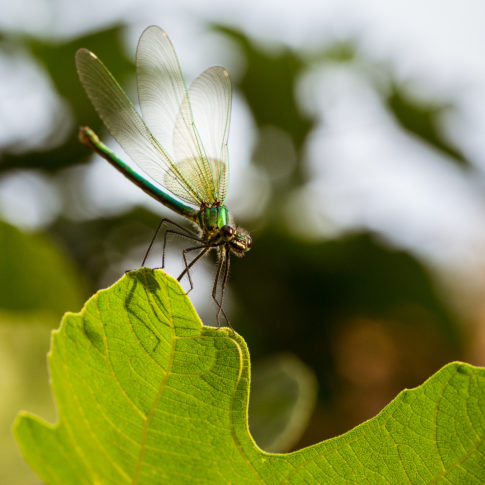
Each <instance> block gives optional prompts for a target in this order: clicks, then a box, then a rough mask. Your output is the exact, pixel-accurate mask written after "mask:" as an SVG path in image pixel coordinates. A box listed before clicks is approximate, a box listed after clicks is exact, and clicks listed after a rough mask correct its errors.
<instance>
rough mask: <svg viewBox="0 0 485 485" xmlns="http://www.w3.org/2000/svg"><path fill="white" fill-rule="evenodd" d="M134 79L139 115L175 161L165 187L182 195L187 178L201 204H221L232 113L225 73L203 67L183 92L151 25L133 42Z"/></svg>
mask: <svg viewBox="0 0 485 485" xmlns="http://www.w3.org/2000/svg"><path fill="white" fill-rule="evenodd" d="M137 80H138V97H139V100H140V107H141V110H142V114H143V118H144V120H145V121H146V123H147V126H148V127H149V128H150V130H151V131H152V133H153V134H154V136H155V137H156V138H157V140H159V141H160V143H161V145H162V146H163V147H164V148H165V149H167V150H168V151H169V152H170V153H171V154H173V156H174V158H175V160H176V161H177V164H176V165H175V166H172V167H171V169H170V170H169V171H168V172H167V173H166V176H165V180H164V185H165V186H166V187H167V188H168V189H169V190H170V191H172V192H173V193H175V194H176V195H178V196H179V197H181V198H184V197H185V192H186V190H187V187H186V183H185V181H186V180H188V181H190V182H191V183H192V185H193V186H194V188H195V190H196V192H197V194H198V195H199V197H201V198H202V199H203V200H204V201H205V202H208V203H211V202H215V201H220V202H223V201H224V198H225V195H226V192H227V180H228V165H227V164H228V156H227V138H228V133H229V121H230V111H231V82H230V79H229V75H228V73H227V71H225V70H224V69H223V68H220V67H212V68H210V69H207V70H206V71H204V72H203V73H202V74H201V75H200V76H199V77H198V78H197V79H196V80H195V81H194V82H193V83H192V85H191V87H190V90H187V86H186V84H185V80H184V78H183V75H182V71H181V68H180V64H179V62H178V59H177V56H176V54H175V51H174V49H173V46H172V44H171V42H170V40H169V38H168V36H167V34H166V33H165V32H164V31H163V30H162V29H160V28H159V27H156V26H151V27H148V28H147V29H146V30H145V31H144V32H143V34H142V36H141V37H140V41H139V43H138V49H137Z"/></svg>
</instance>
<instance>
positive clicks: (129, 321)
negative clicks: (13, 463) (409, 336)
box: [15, 269, 485, 484]
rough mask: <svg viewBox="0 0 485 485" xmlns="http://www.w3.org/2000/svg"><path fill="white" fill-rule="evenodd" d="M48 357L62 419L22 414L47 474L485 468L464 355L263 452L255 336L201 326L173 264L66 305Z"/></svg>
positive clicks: (379, 478)
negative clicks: (253, 408) (256, 423)
mask: <svg viewBox="0 0 485 485" xmlns="http://www.w3.org/2000/svg"><path fill="white" fill-rule="evenodd" d="M49 363H50V370H51V377H52V386H53V390H54V394H55V396H56V401H57V407H58V411H59V421H58V423H57V424H55V425H50V424H47V423H46V422H44V421H43V420H41V419H40V418H37V417H34V416H32V415H28V414H23V415H21V416H20V417H19V418H18V421H17V423H16V426H15V432H16V436H17V439H18V441H19V443H20V446H21V449H22V451H23V453H24V456H25V457H26V459H27V461H28V462H29V463H30V464H31V466H32V467H33V468H34V469H35V470H36V471H37V473H38V474H39V476H40V477H41V478H42V480H43V481H45V482H46V483H48V484H66V483H69V484H76V483H86V484H93V483H98V484H101V483H102V484H122V483H143V484H155V483H160V484H161V483H172V484H173V483H238V484H240V483H271V484H273V483H349V482H353V483H430V482H433V481H435V482H437V483H438V482H441V481H442V482H443V483H444V482H447V483H482V482H483V480H484V479H485V474H484V472H483V467H482V466H481V465H482V464H483V452H484V451H485V445H484V441H483V437H484V418H485V417H484V410H485V398H484V395H485V391H484V389H485V386H484V380H485V372H484V370H483V369H477V368H474V367H472V366H470V365H467V364H461V363H454V364H450V365H448V366H446V367H445V368H443V369H442V370H441V371H439V372H438V373H437V374H435V375H434V376H433V377H432V378H431V379H429V380H428V381H427V382H425V383H424V384H423V385H422V386H421V387H419V388H416V389H414V390H406V391H403V392H402V393H401V394H399V396H398V397H397V398H396V399H395V400H394V401H393V402H392V403H391V404H389V405H388V406H387V407H386V408H385V409H384V410H383V411H382V412H381V413H380V414H379V415H378V416H377V417H375V418H374V419H372V420H370V421H367V422H365V423H364V424H362V425H360V426H358V427H357V428H355V429H354V430H352V431H350V432H348V433H346V434H344V435H342V436H339V437H337V438H334V439H331V440H328V441H325V442H322V443H320V444H317V445H314V446H312V447H309V448H306V449H303V450H300V451H297V452H294V453H290V454H286V455H284V454H282V455H275V454H268V453H265V452H263V451H262V450H261V449H259V448H258V446H257V445H256V444H255V443H254V441H253V439H252V438H251V436H250V434H249V431H248V425H247V406H248V389H249V354H248V350H247V347H246V345H245V342H244V340H243V339H242V338H241V337H240V336H239V335H237V334H235V333H232V332H231V331H230V330H228V329H219V330H218V329H215V328H210V327H204V326H202V324H201V322H200V320H199V319H198V317H197V315H196V314H195V312H194V309H193V307H192V305H191V304H190V301H189V300H188V298H187V297H186V296H185V294H184V292H183V290H182V289H181V287H180V286H179V285H178V283H177V282H176V281H175V280H173V279H172V278H170V277H168V276H166V275H165V274H164V273H163V272H162V271H152V270H148V269H142V270H139V271H136V272H131V273H129V274H127V275H125V276H124V277H123V278H122V279H121V280H120V281H119V282H118V283H116V284H115V285H114V286H113V287H111V288H109V289H107V290H103V291H100V292H99V293H97V294H96V295H95V296H94V297H93V298H91V299H90V300H89V301H88V303H87V304H86V306H85V307H84V309H83V310H82V312H81V313H79V314H68V315H66V316H65V318H64V320H63V323H62V325H61V328H60V330H59V331H58V332H56V333H55V335H54V338H53V344H52V351H51V353H50V356H49ZM356 406H358V403H356Z"/></svg>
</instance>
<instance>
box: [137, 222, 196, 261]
mask: <svg viewBox="0 0 485 485" xmlns="http://www.w3.org/2000/svg"><path fill="white" fill-rule="evenodd" d="M164 224H165V225H169V224H170V225H172V226H173V227H176V228H177V229H179V230H180V231H182V232H178V231H165V234H164V237H163V252H162V268H163V267H164V266H165V248H166V246H167V232H171V233H174V234H178V235H179V236H183V237H187V238H188V239H195V240H197V241H199V240H200V238H198V237H197V236H196V235H195V233H193V232H191V231H190V230H189V229H186V228H185V227H183V226H181V225H179V224H177V223H176V222H173V221H171V220H170V219H167V218H166V217H164V218H163V219H162V220H161V221H160V223H159V224H158V226H157V229H156V231H155V234H154V235H153V237H152V240H151V241H150V245H149V246H148V249H147V251H146V253H145V256H144V258H143V261H142V263H141V265H142V267H143V266H145V262H146V260H147V258H148V254H149V253H150V250H151V249H152V246H153V243H154V242H155V239H156V238H157V236H158V233H159V232H160V230H161V229H162V227H163V225H164Z"/></svg>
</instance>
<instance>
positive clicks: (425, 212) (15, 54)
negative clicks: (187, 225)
mask: <svg viewBox="0 0 485 485" xmlns="http://www.w3.org/2000/svg"><path fill="white" fill-rule="evenodd" d="M483 18H485V5H484V4H483V2H480V1H479V0H476V1H473V0H468V1H467V2H458V1H443V0H442V1H437V0H432V1H429V2H425V3H423V2H418V1H411V2H409V1H406V2H404V1H401V0H398V1H394V2H385V1H384V0H369V1H368V2H366V4H365V8H364V7H363V5H362V3H361V2H358V1H357V0H345V1H341V0H340V1H338V0H330V1H326V2H318V1H310V0H302V1H299V2H293V4H288V5H286V4H285V7H282V6H281V4H280V2H277V1H276V0H263V1H253V0H248V1H246V2H241V3H236V2H233V3H231V2H223V1H219V0H208V1H206V2H197V1H196V0H182V1H177V2H163V3H162V2H157V1H155V0H136V1H135V0H118V1H116V2H114V1H112V2H109V1H106V2H99V1H96V2H95V1H94V0H84V1H83V2H75V1H74V0H64V1H53V0H40V1H39V0H24V1H23V2H13V3H10V4H9V6H8V7H4V8H2V16H1V17H0V335H1V338H0V394H1V395H2V400H1V403H0V442H1V444H0V448H1V449H2V450H3V451H4V452H3V453H2V455H1V456H0V481H1V482H2V483H16V484H17V483H39V482H38V479H36V478H35V476H34V475H33V473H32V472H31V471H30V470H29V468H28V466H27V465H26V464H24V463H23V460H22V458H21V457H20V453H19V451H18V450H17V448H16V445H15V443H14V441H13V438H12V436H11V424H12V422H13V419H14V417H15V415H16V413H17V412H18V410H19V409H28V410H30V411H34V412H36V413H39V414H41V415H42V416H46V417H48V418H49V419H50V420H51V421H55V419H56V414H55V410H54V406H53V404H52V398H51V396H50V391H49V387H48V374H47V366H46V357H45V356H46V353H47V351H48V348H49V340H50V331H51V329H53V328H56V327H57V326H58V325H59V321H60V318H61V316H62V314H63V313H64V312H65V311H74V312H77V311H79V310H80V309H81V307H82V304H83V302H84V301H85V300H86V299H87V298H88V297H89V296H90V295H91V294H92V293H93V292H95V291H96V290H98V289H100V288H105V287H107V286H109V285H111V284H112V283H114V282H115V281H116V280H117V279H119V278H120V277H121V276H122V275H123V273H124V271H125V270H127V269H134V268H137V267H139V265H140V262H141V260H142V258H143V255H144V252H145V250H146V248H147V246H148V243H149V241H150V238H151V237H152V234H153V231H154V229H155V228H156V225H157V224H158V222H159V220H160V219H161V217H163V216H169V217H171V218H173V219H174V220H176V221H177V222H180V218H177V216H176V215H174V214H172V213H169V212H168V211H167V210H166V209H165V208H164V207H162V206H160V205H159V204H157V203H156V202H154V201H152V200H151V199H150V198H149V197H148V196H146V195H145V194H144V193H143V192H142V191H141V190H139V189H138V188H137V187H135V186H134V185H132V184H131V183H130V182H129V181H128V180H126V179H124V178H123V177H122V176H121V175H120V174H118V173H117V172H116V171H115V170H114V169H113V168H112V167H110V166H109V165H108V164H107V163H106V162H105V161H104V160H102V159H100V158H99V157H97V156H93V154H92V153H90V152H89V150H88V149H87V148H85V147H84V146H82V145H81V144H80V143H79V142H78V140H77V131H78V127H79V126H80V125H89V126H91V127H92V128H93V129H94V130H95V131H97V132H98V134H100V135H101V136H102V138H103V140H105V142H106V143H107V144H108V145H109V146H111V147H112V148H113V149H114V150H115V151H116V152H117V153H119V154H120V155H122V156H124V154H123V152H122V151H121V149H120V148H119V147H118V146H117V145H116V143H115V142H114V141H113V140H112V139H110V137H109V136H108V134H107V132H106V130H105V129H104V128H103V127H102V125H101V123H100V121H99V119H98V118H97V116H96V114H95V112H94V110H93V108H92V106H91V104H90V103H89V102H88V100H87V98H86V95H85V93H84V90H83V89H82V87H81V85H80V82H79V80H78V78H77V74H76V71H75V67H74V53H75V52H76V50H77V49H78V48H79V47H87V48H89V49H90V50H92V51H94V52H95V53H96V54H97V55H98V56H99V57H100V58H101V59H102V60H103V61H104V62H105V64H106V65H107V66H108V68H109V69H110V70H111V71H112V72H113V74H114V75H115V77H116V78H117V79H118V80H119V81H120V83H121V84H122V86H123V87H124V88H125V89H126V91H127V92H128V93H129V95H130V96H131V98H132V99H133V100H135V99H136V90H135V78H134V74H135V73H134V54H135V49H136V43H137V39H138V37H139V36H140V34H141V32H142V31H143V29H144V28H145V27H146V26H148V25H150V24H158V25H160V26H161V27H163V28H164V29H165V30H166V31H167V32H168V34H169V36H170V38H171V40H172V42H173V44H174V46H175V49H176V51H177V54H178V56H179V59H180V61H181V65H182V69H183V71H184V73H185V75H186V78H187V80H188V82H190V81H191V80H192V79H193V78H194V77H195V76H197V74H198V73H200V72H201V71H202V70H204V69H205V68H207V67H208V66H209V65H214V64H219V65H223V66H225V67H226V68H227V69H228V70H229V71H230V73H231V77H232V81H233V88H234V99H233V113H232V124H231V136H230V144H229V151H230V160H231V181H230V191H229V197H228V200H227V204H228V206H229V208H230V210H231V211H232V213H233V215H234V216H235V218H236V221H237V222H238V224H240V225H241V226H243V227H245V228H246V229H248V230H249V232H250V233H251V236H252V237H253V241H254V245H253V249H252V250H251V252H249V253H248V254H247V256H246V257H244V258H242V259H238V260H235V258H233V265H232V269H231V278H230V288H229V291H228V297H227V299H226V311H227V313H228V315H229V316H230V320H231V323H232V325H233V327H234V328H235V329H236V330H237V331H238V332H239V333H240V334H241V335H242V336H243V337H244V338H245V339H246V341H247V342H248V345H249V349H250V353H251V357H252V363H253V368H252V372H253V383H252V386H253V387H252V393H251V403H250V420H251V431H252V433H253V435H254V436H255V438H256V441H257V442H258V444H259V445H260V446H261V447H263V448H264V449H266V450H268V451H286V450H292V449H298V448H301V447H302V446H306V445H310V444H313V443H315V442H318V441H321V440H323V439H326V438H329V437H332V436H336V435H338V434H340V433H343V432H345V431H347V430H349V429H350V428H352V427H354V426H355V425H357V424H359V423H361V422H362V421H364V420H366V419H369V418H371V417H372V416H374V415H375V414H376V413H378V412H379V411H380V410H381V409H382V408H383V407H384V406H385V405H386V404H387V403H388V402H389V401H390V400H391V399H393V398H394V397H395V396H396V394H397V393H398V392H399V391H400V390H402V389H403V388H405V387H414V386H417V385H419V384H421V383H422V382H423V381H424V380H426V379H427V378H428V377H429V376H430V375H431V374H432V373H434V372H435V371H437V370H438V369H439V368H440V367H441V366H443V365H444V364H445V363H447V362H450V361H452V360H463V361H466V362H470V363H472V364H476V365H483V364H484V363H485V305H484V303H483V301H484V299H483V295H484V292H485V223H484V221H485V136H484V135H483V133H485V62H484V60H483V46H484V45H485V30H484V29H483ZM178 244H179V243H177V241H174V242H173V244H172V245H171V246H170V249H169V261H168V267H167V271H168V272H169V273H170V274H172V275H174V276H177V275H178V274H179V272H180V271H181V269H182V259H181V249H182V247H183V246H181V245H178ZM160 261H161V241H159V243H158V245H156V247H155V248H154V250H153V252H152V254H151V257H150V259H149V265H152V266H159V265H160ZM214 275H215V265H214V259H213V258H208V259H207V260H206V261H204V262H203V263H201V264H200V265H198V266H197V268H196V269H195V270H194V271H193V277H194V280H195V285H196V290H195V291H194V292H192V293H191V295H190V296H191V299H192V300H193V302H194V305H195V306H196V308H197V310H198V312H199V314H200V315H201V318H202V320H203V322H204V323H205V324H207V325H212V324H214V322H215V308H214V306H213V304H212V300H211V297H210V293H211V289H212V280H213V277H214Z"/></svg>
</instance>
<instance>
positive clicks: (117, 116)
mask: <svg viewBox="0 0 485 485" xmlns="http://www.w3.org/2000/svg"><path fill="white" fill-rule="evenodd" d="M76 66H77V70H78V74H79V77H80V79H81V83H82V85H83V86H84V89H85V90H86V93H87V95H88V97H89V99H90V100H91V102H92V103H93V106H94V108H95V109H96V111H97V112H98V114H99V116H100V118H101V119H102V120H103V122H104V124H105V125H106V127H107V128H108V130H109V132H110V133H111V135H112V136H113V137H114V138H115V139H116V141H117V142H118V143H119V144H120V145H121V147H122V148H123V150H124V151H125V152H126V153H127V154H128V155H129V156H130V157H131V158H132V160H133V161H134V162H135V163H136V164H137V165H138V166H139V167H140V168H141V169H142V170H143V171H144V172H145V173H146V174H147V175H149V176H150V177H152V178H153V179H154V180H155V181H157V182H158V183H160V184H163V181H164V177H165V174H166V173H167V171H170V172H171V173H176V174H177V176H178V179H179V180H178V185H179V186H181V187H182V186H183V189H184V190H183V191H182V190H179V192H180V193H183V194H184V197H182V198H183V199H184V200H185V201H187V202H189V203H191V204H195V205H200V203H201V202H202V199H201V198H200V197H199V195H198V193H197V191H196V188H195V187H193V186H192V185H191V183H190V181H189V180H187V179H185V178H184V177H183V175H182V174H180V173H179V172H178V169H177V167H176V164H175V163H174V162H173V161H172V159H171V157H170V156H169V155H168V153H167V152H166V150H165V149H164V148H163V147H162V146H161V145H160V144H159V143H158V141H157V140H156V139H155V138H154V137H153V135H152V134H151V133H150V130H149V129H148V128H147V126H146V125H145V123H144V121H143V120H142V119H141V117H140V115H139V114H138V113H137V111H136V110H135V108H134V106H133V104H132V103H131V101H130V100H129V99H128V97H127V96H126V94H125V93H124V91H123V90H122V89H121V87H120V85H119V84H118V83H117V82H116V80H115V78H114V77H113V75H112V74H111V73H110V72H109V71H108V69H107V68H106V67H105V66H104V64H103V63H102V62H101V61H100V60H99V59H98V57H96V56H95V55H94V54H93V53H92V52H90V51H88V50H87V49H79V50H78V51H77V53H76ZM167 188H168V187H167ZM176 195H179V196H180V197H181V195H180V194H179V193H176Z"/></svg>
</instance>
